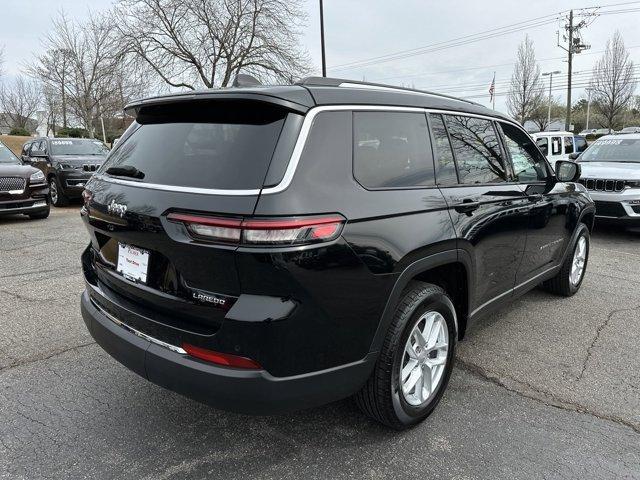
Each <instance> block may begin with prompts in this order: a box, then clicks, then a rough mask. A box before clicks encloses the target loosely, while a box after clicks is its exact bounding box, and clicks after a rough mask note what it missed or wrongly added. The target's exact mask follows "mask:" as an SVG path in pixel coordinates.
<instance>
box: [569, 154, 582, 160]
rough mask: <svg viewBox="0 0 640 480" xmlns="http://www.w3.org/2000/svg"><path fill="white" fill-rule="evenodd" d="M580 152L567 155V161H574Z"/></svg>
mask: <svg viewBox="0 0 640 480" xmlns="http://www.w3.org/2000/svg"><path fill="white" fill-rule="evenodd" d="M580 153H582V152H573V153H570V154H569V160H576V159H577V158H578V157H579V156H580Z"/></svg>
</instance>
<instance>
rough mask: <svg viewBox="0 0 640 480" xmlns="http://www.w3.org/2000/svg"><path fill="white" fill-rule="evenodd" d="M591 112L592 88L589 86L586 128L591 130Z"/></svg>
mask: <svg viewBox="0 0 640 480" xmlns="http://www.w3.org/2000/svg"><path fill="white" fill-rule="evenodd" d="M590 112H591V89H590V88H587V124H586V125H585V127H584V129H585V130H589V113H590Z"/></svg>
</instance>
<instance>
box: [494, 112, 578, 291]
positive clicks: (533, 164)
mask: <svg viewBox="0 0 640 480" xmlns="http://www.w3.org/2000/svg"><path fill="white" fill-rule="evenodd" d="M500 127H501V130H502V132H503V134H504V136H503V138H504V144H505V147H506V150H507V152H508V154H509V157H510V159H511V162H512V163H513V171H514V176H515V179H516V181H517V182H518V184H519V185H520V187H521V188H522V189H523V191H524V193H525V194H526V197H527V200H528V202H529V204H530V215H529V228H528V234H527V242H526V249H525V255H524V256H523V259H522V264H521V265H520V268H519V269H518V275H517V283H518V284H520V283H523V282H525V281H527V280H529V279H531V278H533V277H535V276H536V275H540V274H543V273H544V272H545V271H547V270H549V269H550V268H552V267H553V266H554V265H556V264H557V263H558V262H559V261H560V259H561V257H562V254H563V252H564V250H565V248H566V246H567V242H568V241H569V238H570V236H571V234H572V225H574V220H575V219H574V218H572V217H573V216H575V215H576V214H577V212H576V211H575V209H574V208H573V207H572V197H573V195H574V193H573V192H574V189H573V188H571V186H569V185H567V184H565V183H559V182H556V181H555V180H554V177H553V173H552V171H551V169H550V167H549V165H548V163H547V162H546V161H545V158H544V156H543V155H542V154H541V153H540V151H539V150H538V149H537V148H536V146H535V145H534V143H533V142H532V140H531V138H530V137H529V135H527V134H526V133H525V132H524V131H522V130H521V129H520V128H518V127H516V126H515V125H513V124H511V123H506V122H500ZM567 138H569V137H567Z"/></svg>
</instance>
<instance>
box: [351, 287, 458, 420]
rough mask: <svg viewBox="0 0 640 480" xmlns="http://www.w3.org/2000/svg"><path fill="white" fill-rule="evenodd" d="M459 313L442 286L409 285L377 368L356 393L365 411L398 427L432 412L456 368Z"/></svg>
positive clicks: (374, 417)
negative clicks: (454, 362) (456, 314)
mask: <svg viewBox="0 0 640 480" xmlns="http://www.w3.org/2000/svg"><path fill="white" fill-rule="evenodd" d="M455 318H456V317H455V309H454V306H453V303H452V302H451V299H450V298H449V297H448V296H447V294H446V293H445V291H444V290H443V289H442V288H440V287H438V286H436V285H432V284H428V283H423V282H412V283H411V284H410V285H409V287H407V289H406V290H405V292H404V295H403V297H402V299H401V300H400V303H399V305H398V307H397V308H396V312H395V314H394V317H393V320H392V322H391V325H390V326H389V330H388V332H387V336H386V338H385V341H384V344H383V347H382V351H381V352H380V356H379V357H378V360H377V362H376V366H375V368H374V371H373V373H372V374H371V377H370V378H369V380H367V383H366V384H365V386H364V387H363V388H362V390H360V392H358V393H357V394H356V397H355V399H356V402H357V404H358V406H359V407H360V408H361V410H362V411H363V412H364V413H366V414H367V415H368V416H370V417H371V418H373V419H375V420H377V421H379V422H381V423H383V424H385V425H388V426H390V427H393V428H396V429H404V428H408V427H410V426H412V425H415V424H417V423H419V422H421V421H422V420H424V419H425V418H426V417H427V416H429V414H430V413H431V412H432V411H433V409H434V408H435V407H436V405H437V404H438V402H439V401H440V399H441V397H442V395H443V393H444V390H445V388H446V386H447V383H448V381H449V377H450V375H451V370H452V369H453V356H454V351H455V344H456V324H455Z"/></svg>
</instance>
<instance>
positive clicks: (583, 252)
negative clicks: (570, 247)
mask: <svg viewBox="0 0 640 480" xmlns="http://www.w3.org/2000/svg"><path fill="white" fill-rule="evenodd" d="M586 261H587V239H586V238H585V237H584V235H583V236H581V237H580V238H579V239H578V243H577V244H576V249H575V251H574V253H573V262H572V263H571V273H570V274H569V281H570V282H571V285H573V286H574V287H575V286H577V285H578V284H579V283H580V280H582V275H583V274H584V265H585V263H586Z"/></svg>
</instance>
